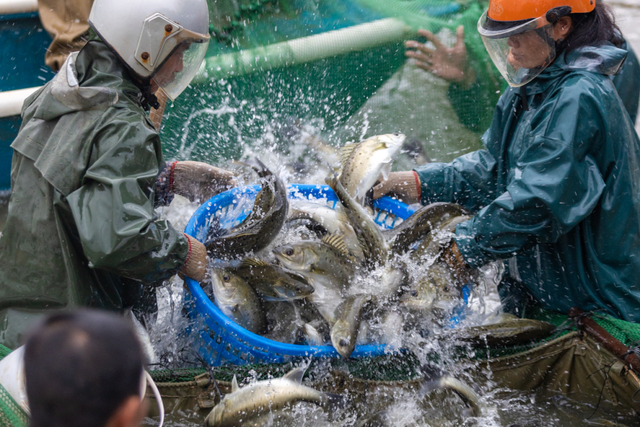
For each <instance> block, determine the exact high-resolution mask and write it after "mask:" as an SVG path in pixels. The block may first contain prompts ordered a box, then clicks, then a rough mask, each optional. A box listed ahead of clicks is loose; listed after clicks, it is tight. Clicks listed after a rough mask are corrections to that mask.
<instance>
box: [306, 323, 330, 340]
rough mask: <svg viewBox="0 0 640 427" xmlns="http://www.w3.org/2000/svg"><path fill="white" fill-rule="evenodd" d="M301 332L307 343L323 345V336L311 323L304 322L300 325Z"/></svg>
mask: <svg viewBox="0 0 640 427" xmlns="http://www.w3.org/2000/svg"><path fill="white" fill-rule="evenodd" d="M302 333H303V335H304V337H305V342H306V344H307V345H324V343H325V338H324V336H323V335H322V334H321V333H320V331H318V329H317V328H316V327H315V326H313V325H312V324H311V323H305V324H304V326H303V327H302Z"/></svg>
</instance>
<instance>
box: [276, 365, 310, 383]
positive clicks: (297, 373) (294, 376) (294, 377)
mask: <svg viewBox="0 0 640 427" xmlns="http://www.w3.org/2000/svg"><path fill="white" fill-rule="evenodd" d="M308 367H309V365H304V366H300V367H298V368H295V369H292V370H291V371H289V372H287V375H285V376H284V377H282V378H284V379H287V380H289V381H293V382H296V383H298V384H302V377H304V373H305V372H307V368H308Z"/></svg>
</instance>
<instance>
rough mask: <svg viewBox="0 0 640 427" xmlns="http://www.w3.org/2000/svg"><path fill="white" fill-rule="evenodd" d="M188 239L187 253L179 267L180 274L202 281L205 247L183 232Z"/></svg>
mask: <svg viewBox="0 0 640 427" xmlns="http://www.w3.org/2000/svg"><path fill="white" fill-rule="evenodd" d="M185 237H186V238H187V240H189V255H187V261H186V262H185V263H184V265H183V266H182V268H181V269H180V275H185V276H187V277H190V278H191V279H193V280H197V281H198V282H202V281H203V280H204V278H205V275H206V273H207V266H208V262H207V248H206V247H205V246H204V245H203V244H202V243H200V242H199V241H198V240H196V239H195V238H193V237H191V236H189V235H187V234H185Z"/></svg>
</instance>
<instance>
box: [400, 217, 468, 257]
mask: <svg viewBox="0 0 640 427" xmlns="http://www.w3.org/2000/svg"><path fill="white" fill-rule="evenodd" d="M470 219H471V217H470V216H468V215H460V216H454V217H453V218H445V219H444V222H442V223H439V224H436V225H435V226H434V227H433V229H432V230H431V232H430V233H429V234H428V235H427V237H425V239H424V240H423V241H422V242H421V243H420V245H419V246H418V247H417V248H416V250H415V251H413V252H412V253H411V259H413V260H414V261H416V262H422V261H428V260H434V259H435V258H436V257H437V256H438V255H440V252H441V250H442V247H443V245H444V244H446V243H445V242H449V241H450V240H451V238H450V236H452V235H453V234H454V233H455V231H456V227H457V226H458V224H460V223H463V222H465V221H468V220H470Z"/></svg>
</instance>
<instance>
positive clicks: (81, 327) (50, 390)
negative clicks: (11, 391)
mask: <svg viewBox="0 0 640 427" xmlns="http://www.w3.org/2000/svg"><path fill="white" fill-rule="evenodd" d="M24 369H25V380H26V388H27V399H28V402H29V408H30V412H31V423H30V427H45V426H46V427H134V426H137V425H139V423H140V421H141V420H142V418H143V417H144V416H145V415H146V412H147V403H146V401H143V400H142V398H141V393H142V386H143V384H144V382H143V380H142V379H143V376H142V375H143V372H144V371H143V353H142V349H141V347H140V344H139V342H138V339H137V337H136V335H135V333H134V332H133V330H132V328H131V326H130V325H129V323H128V322H127V321H126V320H125V319H124V318H122V317H120V316H117V315H115V314H111V313H108V312H104V311H92V310H78V311H73V312H68V313H60V314H55V315H52V316H50V317H49V318H47V319H46V320H45V321H44V322H43V323H42V324H41V325H40V326H39V327H37V328H36V329H35V330H34V331H33V332H32V334H31V335H30V337H29V339H28V341H27V343H26V345H25V353H24Z"/></svg>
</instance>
